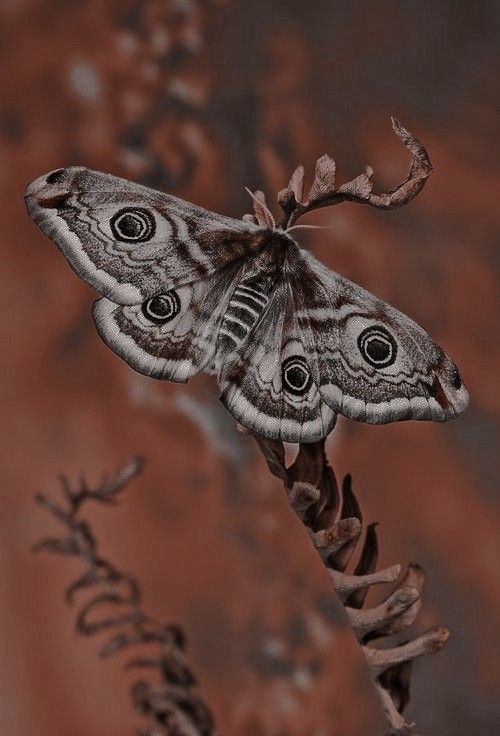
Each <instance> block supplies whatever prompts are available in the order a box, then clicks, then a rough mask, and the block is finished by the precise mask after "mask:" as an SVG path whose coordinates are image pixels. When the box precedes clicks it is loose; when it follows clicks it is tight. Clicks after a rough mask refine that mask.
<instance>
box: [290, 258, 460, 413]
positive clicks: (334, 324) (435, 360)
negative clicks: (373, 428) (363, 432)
mask: <svg viewBox="0 0 500 736" xmlns="http://www.w3.org/2000/svg"><path fill="white" fill-rule="evenodd" d="M292 279H293V283H292V287H293V289H294V291H295V295H296V296H295V298H296V303H297V315H298V320H299V325H300V333H301V335H302V342H303V344H304V345H305V346H307V348H308V352H307V360H308V365H309V366H310V368H311V371H312V373H313V376H314V379H315V381H316V383H317V385H318V388H319V392H320V394H321V396H322V398H323V400H324V401H325V402H326V403H327V404H328V406H330V407H331V408H332V409H333V410H334V411H335V412H337V413H339V414H343V415H344V416H346V417H349V418H350V419H356V420H358V421H362V422H367V423H371V424H385V423H387V422H394V421H401V420H405V419H427V420H434V421H446V420H448V419H452V418H453V417H455V416H456V415H457V414H459V413H460V412H461V411H463V410H464V409H465V408H466V406H467V404H468V394H467V390H466V389H465V387H464V386H463V384H462V380H461V377H460V374H459V372H458V369H457V367H456V365H455V364H454V363H453V361H452V360H451V359H450V358H449V356H448V355H446V353H445V352H444V351H443V350H442V349H441V348H440V347H439V345H437V344H436V343H435V342H434V341H433V340H432V338H431V337H430V336H429V335H428V334H427V333H426V332H425V330H423V329H422V328H421V327H420V326H419V325H418V324H416V323H415V322H413V320H411V319H410V318H409V317H407V316H406V315H405V314H402V313H401V312H399V311H398V310H396V309H394V308H393V307H391V306H389V305H388V304H386V303H385V302H383V301H381V300H379V299H377V298H376V297H375V296H373V294H370V293H369V292H367V291H365V290H364V289H363V288H362V287H360V286H358V285H357V284H354V283H352V282H351V281H348V280H347V279H345V278H343V277H342V276H339V275H338V274H336V273H334V272H333V271H330V270H329V269H328V268H326V266H324V265H323V264H322V263H320V262H319V261H317V260H316V259H315V258H314V256H312V255H311V254H310V253H308V252H306V251H304V250H301V251H300V255H299V257H298V259H297V263H296V264H295V266H294V269H293V271H292Z"/></svg>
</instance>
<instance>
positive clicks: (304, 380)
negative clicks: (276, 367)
mask: <svg viewBox="0 0 500 736" xmlns="http://www.w3.org/2000/svg"><path fill="white" fill-rule="evenodd" d="M281 382H282V384H283V387H284V389H285V391H288V393H291V394H293V395H294V396H304V395H305V394H306V393H307V392H308V391H309V389H310V387H311V383H312V378H311V372H310V370H309V368H308V367H307V363H306V361H305V360H304V358H303V357H302V356H301V355H291V356H290V357H289V358H287V359H286V360H284V361H283V364H282V366H281Z"/></svg>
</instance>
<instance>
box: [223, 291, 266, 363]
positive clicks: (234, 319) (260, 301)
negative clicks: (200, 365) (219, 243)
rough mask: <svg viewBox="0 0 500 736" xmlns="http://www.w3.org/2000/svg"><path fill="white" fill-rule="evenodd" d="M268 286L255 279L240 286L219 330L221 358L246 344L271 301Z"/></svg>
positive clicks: (232, 298)
mask: <svg viewBox="0 0 500 736" xmlns="http://www.w3.org/2000/svg"><path fill="white" fill-rule="evenodd" d="M266 286H267V285H266V283H265V281H264V280H263V279H259V278H255V277H253V278H251V279H248V280H246V281H242V282H241V283H239V284H238V286H237V287H236V289H235V290H234V293H233V296H232V297H231V301H230V302H229V305H228V308H227V309H226V313H225V315H224V319H223V320H222V324H221V327H220V330H219V335H218V339H217V352H218V354H219V356H220V355H224V354H228V353H232V352H233V350H237V349H238V348H239V347H240V345H241V344H242V343H244V342H245V340H246V339H247V337H248V335H249V333H250V331H251V329H252V327H253V326H254V325H255V324H256V322H257V320H258V319H259V317H260V315H261V314H262V312H263V310H264V308H265V306H266V304H267V302H268V300H269V299H268V296H267V293H266V291H267V289H266Z"/></svg>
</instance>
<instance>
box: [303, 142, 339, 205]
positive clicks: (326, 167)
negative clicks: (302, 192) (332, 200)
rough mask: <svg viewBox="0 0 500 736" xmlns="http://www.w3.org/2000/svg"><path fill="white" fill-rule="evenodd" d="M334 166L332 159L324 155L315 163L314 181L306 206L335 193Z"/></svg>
mask: <svg viewBox="0 0 500 736" xmlns="http://www.w3.org/2000/svg"><path fill="white" fill-rule="evenodd" d="M335 172H336V165H335V161H334V159H333V158H332V157H331V156H329V155H328V154H326V153H325V155H324V156H321V158H319V159H318V160H317V162H316V169H315V171H314V181H313V184H312V187H311V189H310V191H309V194H308V195H307V202H308V204H309V205H310V204H313V203H314V202H317V201H319V200H321V199H324V198H326V197H328V196H330V195H332V194H333V193H334V192H335Z"/></svg>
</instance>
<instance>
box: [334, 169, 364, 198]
mask: <svg viewBox="0 0 500 736" xmlns="http://www.w3.org/2000/svg"><path fill="white" fill-rule="evenodd" d="M372 189H373V169H372V167H371V166H367V167H366V168H365V173H364V174H360V175H359V176H357V177H356V178H355V179H353V180H352V181H348V182H346V184H342V186H340V187H339V188H338V190H337V193H338V194H342V195H344V199H353V200H362V201H363V200H364V201H366V200H368V198H369V196H370V194H371V191H372Z"/></svg>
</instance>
